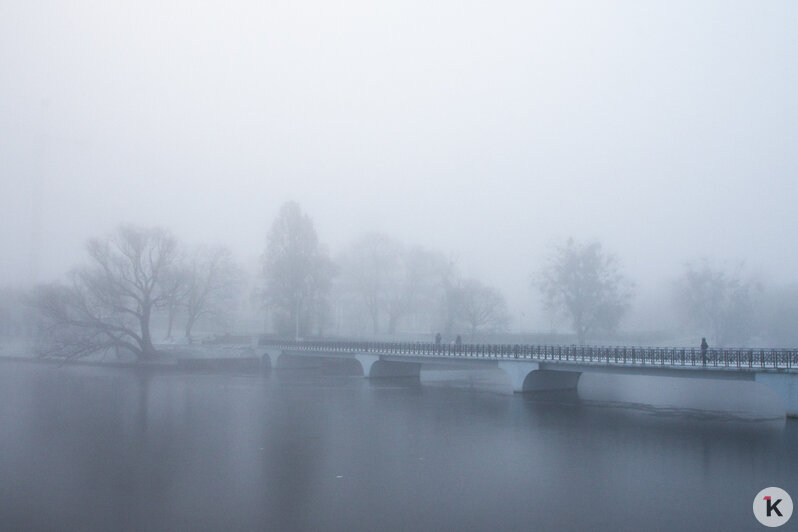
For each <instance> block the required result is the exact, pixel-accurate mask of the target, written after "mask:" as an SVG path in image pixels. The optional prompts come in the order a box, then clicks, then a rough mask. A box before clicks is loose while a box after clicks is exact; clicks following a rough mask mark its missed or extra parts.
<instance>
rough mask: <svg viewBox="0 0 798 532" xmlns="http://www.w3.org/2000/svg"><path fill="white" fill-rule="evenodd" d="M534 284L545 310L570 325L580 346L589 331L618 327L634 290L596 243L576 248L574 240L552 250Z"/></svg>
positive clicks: (613, 258) (614, 261) (615, 262)
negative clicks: (564, 319)
mask: <svg viewBox="0 0 798 532" xmlns="http://www.w3.org/2000/svg"><path fill="white" fill-rule="evenodd" d="M536 284H537V286H538V288H539V289H540V291H541V293H542V295H543V300H544V304H545V306H546V308H547V309H548V310H549V311H551V312H552V313H555V314H561V315H564V316H565V317H567V318H568V319H569V320H570V321H571V324H572V326H573V328H574V332H576V335H577V338H578V341H579V344H580V345H584V343H585V341H586V339H587V335H588V333H590V332H591V331H593V330H596V329H603V330H613V329H614V328H615V327H617V326H618V323H619V322H620V320H621V317H623V314H624V313H625V312H626V311H627V310H628V308H629V301H630V300H631V297H632V293H633V290H634V285H633V284H632V283H631V282H629V281H628V280H627V278H626V277H625V276H624V275H623V274H622V273H621V272H620V268H619V263H618V259H617V257H616V256H615V255H614V254H612V253H608V252H605V251H604V250H602V248H601V244H600V243H598V242H592V243H588V244H577V243H576V242H574V241H573V239H568V241H567V242H566V243H565V245H563V246H558V247H556V248H555V250H554V253H553V254H552V255H551V257H550V258H549V262H548V264H547V265H546V266H545V267H544V268H543V269H542V270H541V271H540V272H539V274H538V276H537V279H536Z"/></svg>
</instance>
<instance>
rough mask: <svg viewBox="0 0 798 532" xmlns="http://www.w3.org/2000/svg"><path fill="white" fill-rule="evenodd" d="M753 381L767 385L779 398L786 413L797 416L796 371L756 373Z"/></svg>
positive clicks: (797, 378) (797, 379)
mask: <svg viewBox="0 0 798 532" xmlns="http://www.w3.org/2000/svg"><path fill="white" fill-rule="evenodd" d="M754 381H755V382H761V383H762V384H764V385H766V386H769V387H770V388H771V389H772V390H773V391H775V392H776V395H778V396H779V397H780V398H781V400H782V402H783V403H784V409H785V411H786V413H787V415H788V416H790V417H798V374H797V373H757V374H756V375H754Z"/></svg>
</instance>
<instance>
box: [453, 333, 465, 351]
mask: <svg viewBox="0 0 798 532" xmlns="http://www.w3.org/2000/svg"><path fill="white" fill-rule="evenodd" d="M454 345H456V346H457V347H458V349H459V348H460V346H461V345H463V339H462V338H461V337H460V335H459V334H458V335H457V338H455V339H454Z"/></svg>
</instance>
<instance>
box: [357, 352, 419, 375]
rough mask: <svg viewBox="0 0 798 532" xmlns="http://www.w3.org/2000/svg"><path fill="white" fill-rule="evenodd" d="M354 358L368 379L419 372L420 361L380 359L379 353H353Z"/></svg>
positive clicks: (416, 373) (417, 373)
mask: <svg viewBox="0 0 798 532" xmlns="http://www.w3.org/2000/svg"><path fill="white" fill-rule="evenodd" d="M355 359H356V360H357V361H358V362H360V367H361V368H363V376H364V377H366V378H369V379H380V378H390V377H418V376H419V374H420V373H421V363H420V362H397V361H393V360H382V359H381V358H380V356H379V355H355Z"/></svg>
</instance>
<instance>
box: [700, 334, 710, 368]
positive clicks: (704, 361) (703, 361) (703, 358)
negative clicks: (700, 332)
mask: <svg viewBox="0 0 798 532" xmlns="http://www.w3.org/2000/svg"><path fill="white" fill-rule="evenodd" d="M707 350H709V344H708V343H707V339H706V338H701V364H702V365H703V366H705V367H706V365H707Z"/></svg>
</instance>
